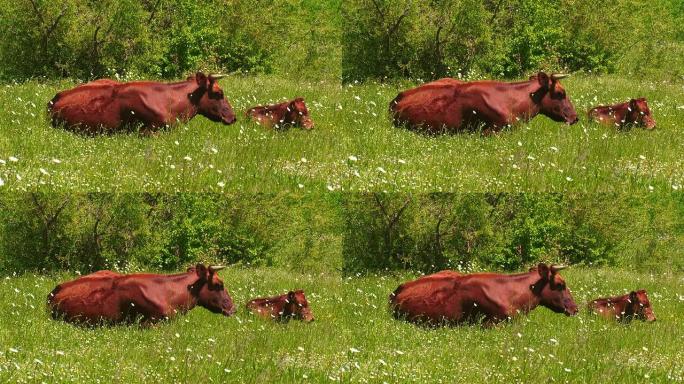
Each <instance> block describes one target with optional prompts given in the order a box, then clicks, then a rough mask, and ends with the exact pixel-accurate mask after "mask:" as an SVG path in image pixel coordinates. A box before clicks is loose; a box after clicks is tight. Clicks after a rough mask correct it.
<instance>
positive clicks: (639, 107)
mask: <svg viewBox="0 0 684 384" xmlns="http://www.w3.org/2000/svg"><path fill="white" fill-rule="evenodd" d="M626 120H627V122H630V123H635V124H638V125H642V126H644V127H645V128H646V129H649V130H650V129H653V128H655V126H656V122H655V120H654V119H653V115H651V110H650V109H649V108H648V103H647V102H646V99H645V98H643V97H642V98H639V99H632V100H630V101H629V109H628V113H627V119H626Z"/></svg>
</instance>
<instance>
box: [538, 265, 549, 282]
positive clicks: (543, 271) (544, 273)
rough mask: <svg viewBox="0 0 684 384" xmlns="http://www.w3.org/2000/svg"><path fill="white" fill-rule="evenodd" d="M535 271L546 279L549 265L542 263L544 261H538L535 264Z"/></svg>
mask: <svg viewBox="0 0 684 384" xmlns="http://www.w3.org/2000/svg"><path fill="white" fill-rule="evenodd" d="M537 272H538V273H539V276H541V278H542V279H548V278H549V272H550V270H549V266H548V265H546V264H544V263H539V264H538V265H537Z"/></svg>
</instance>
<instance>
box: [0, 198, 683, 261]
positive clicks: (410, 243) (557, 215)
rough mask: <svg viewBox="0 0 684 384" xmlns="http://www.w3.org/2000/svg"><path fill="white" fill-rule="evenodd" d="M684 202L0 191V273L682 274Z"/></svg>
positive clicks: (657, 200) (655, 200) (638, 199)
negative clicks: (569, 270)
mask: <svg viewBox="0 0 684 384" xmlns="http://www.w3.org/2000/svg"><path fill="white" fill-rule="evenodd" d="M683 218H684V196H680V195H658V194H653V195H650V196H647V197H628V196H625V195H622V197H619V196H616V195H609V194H605V195H592V197H591V198H590V199H588V198H587V197H586V195H561V194H475V193H473V194H423V195H415V196H414V195H408V194H337V193H335V194H329V195H322V194H313V195H296V194H279V195H254V194H238V195H228V196H224V195H221V194H151V193H144V194H143V193H141V194H97V193H91V194H75V195H67V194H41V193H23V194H18V195H9V194H5V195H0V274H9V273H12V272H21V271H31V270H33V271H39V270H48V271H52V270H71V271H81V272H88V271H93V270H99V269H103V268H110V269H117V270H122V271H127V270H151V269H152V270H168V271H175V270H179V269H182V268H184V267H185V266H187V265H190V264H193V263H196V262H198V261H203V262H216V263H226V264H234V263H238V264H241V265H244V266H276V267H280V268H283V269H285V270H294V271H308V272H312V271H321V272H324V271H325V272H329V273H338V272H339V271H342V272H343V273H344V274H354V273H359V272H361V273H366V272H370V271H383V270H404V269H413V270H420V271H423V272H429V271H435V270H440V269H444V268H457V269H460V270H469V269H477V270H482V269H494V270H520V269H521V268H524V267H525V266H527V265H531V264H533V263H536V262H538V261H560V262H567V263H572V264H584V265H619V266H627V267H632V268H639V269H644V270H652V269H655V270H657V269H662V268H668V269H669V268H673V269H679V270H683V269H684V264H683V263H682V261H683V260H684V255H683V254H682V249H684V247H682V245H684V244H683V241H684V219H683Z"/></svg>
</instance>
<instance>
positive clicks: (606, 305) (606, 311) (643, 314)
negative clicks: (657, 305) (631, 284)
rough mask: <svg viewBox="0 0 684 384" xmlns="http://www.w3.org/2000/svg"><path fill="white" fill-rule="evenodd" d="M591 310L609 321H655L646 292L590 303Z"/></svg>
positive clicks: (635, 292)
mask: <svg viewBox="0 0 684 384" xmlns="http://www.w3.org/2000/svg"><path fill="white" fill-rule="evenodd" d="M589 310H590V311H591V312H593V313H597V314H599V315H601V316H603V317H605V318H607V319H613V320H618V321H625V322H629V321H632V320H633V319H639V320H644V321H649V322H650V321H655V320H656V317H655V314H653V308H652V307H651V302H650V301H649V300H648V295H647V294H646V290H644V289H641V290H638V291H632V292H630V293H629V294H627V295H622V296H615V297H606V298H600V299H596V300H593V301H591V302H590V303H589Z"/></svg>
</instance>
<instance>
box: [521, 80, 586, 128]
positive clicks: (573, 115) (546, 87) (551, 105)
mask: <svg viewBox="0 0 684 384" xmlns="http://www.w3.org/2000/svg"><path fill="white" fill-rule="evenodd" d="M564 77H567V75H560V74H553V75H551V76H549V75H547V74H546V73H544V72H539V73H538V74H537V76H536V77H533V80H535V79H536V81H537V82H538V83H539V89H538V90H537V91H535V92H533V93H531V94H530V96H531V97H532V100H533V101H534V102H535V103H536V104H537V105H538V106H539V112H540V113H541V114H543V115H545V116H548V117H549V118H551V119H552V120H554V121H559V122H565V123H566V124H575V123H576V122H577V121H578V120H579V119H578V117H577V112H576V111H575V107H573V105H572V103H571V102H570V98H568V95H567V94H566V93H565V89H564V88H563V86H562V85H561V83H560V81H558V80H560V79H562V78H564Z"/></svg>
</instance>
